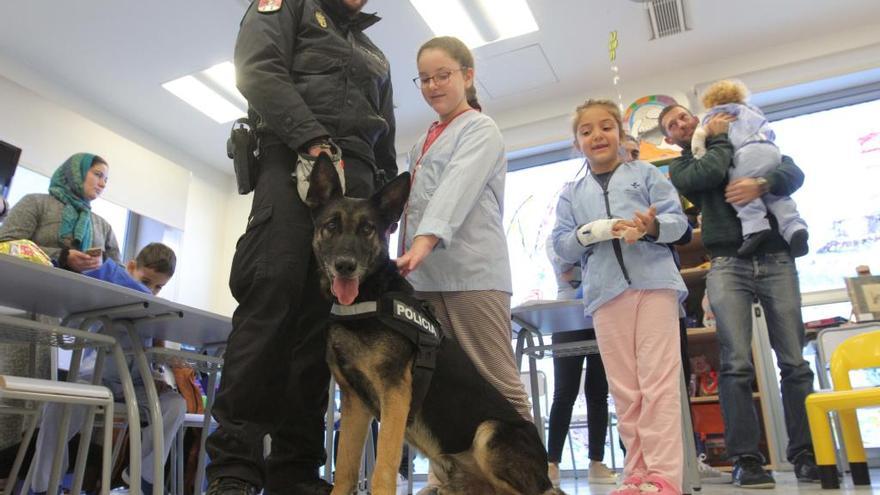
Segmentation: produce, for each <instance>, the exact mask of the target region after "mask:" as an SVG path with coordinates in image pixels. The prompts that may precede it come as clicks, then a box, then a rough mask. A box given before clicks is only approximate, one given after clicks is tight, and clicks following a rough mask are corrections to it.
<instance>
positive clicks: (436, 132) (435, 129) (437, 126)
mask: <svg viewBox="0 0 880 495" xmlns="http://www.w3.org/2000/svg"><path fill="white" fill-rule="evenodd" d="M468 110H473V109H472V108H467V109H465V110H462V111H461V112H458V113H457V114H455V116H453V117H452V118H451V119H449V120H447V121H446V122H439V121H438V122H434V123H433V124H431V127H429V128H428V134H427V135H426V136H425V143H424V144H422V152H421V153H420V154H419V159H418V160H416V164H415V165H414V166H413V168H412V177H410V180H409V190H410V192H412V187H413V184H415V182H416V172H418V171H419V167H420V166H421V164H422V158H424V157H425V153H427V152H428V148H430V147H431V145H432V144H434V141H436V140H437V138H439V137H440V135H441V134H443V131H445V130H446V128H447V127H449V124H451V123H452V121H453V120H455V119H456V118H458V116H459V115H461V114H463V113H465V112H467V111H468ZM408 212H409V201H408V200H407V202H406V207H405V208H404V209H403V229H401V233H400V235H401V239H403V243H404V244H405V243H406V224H407V213H408ZM398 251H399V250H398ZM404 251H406V249H405V248H404ZM400 254H403V253H400V252H398V255H400Z"/></svg>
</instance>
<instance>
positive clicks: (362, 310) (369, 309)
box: [330, 301, 379, 319]
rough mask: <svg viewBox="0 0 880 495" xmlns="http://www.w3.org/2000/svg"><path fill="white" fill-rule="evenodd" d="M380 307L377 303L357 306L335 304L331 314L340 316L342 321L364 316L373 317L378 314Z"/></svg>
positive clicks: (372, 302) (364, 303) (371, 302)
mask: <svg viewBox="0 0 880 495" xmlns="http://www.w3.org/2000/svg"><path fill="white" fill-rule="evenodd" d="M378 306H379V305H378V303H377V302H376V301H366V302H359V303H357V304H351V305H349V306H343V305H342V304H339V303H333V307H331V308H330V314H331V315H333V316H338V317H340V318H342V319H344V318H350V317H358V316H362V315H366V316H373V315H375V314H376V310H377V309H378Z"/></svg>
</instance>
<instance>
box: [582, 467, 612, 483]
mask: <svg viewBox="0 0 880 495" xmlns="http://www.w3.org/2000/svg"><path fill="white" fill-rule="evenodd" d="M587 482H588V483H593V484H596V485H616V484H617V473H615V472H614V471H612V470H611V469H610V468H609V467H608V466H606V465H605V464H603V463H601V462H598V461H590V468H589V470H588V471H587Z"/></svg>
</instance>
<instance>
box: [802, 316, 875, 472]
mask: <svg viewBox="0 0 880 495" xmlns="http://www.w3.org/2000/svg"><path fill="white" fill-rule="evenodd" d="M878 367H880V330H878V331H874V332H868V333H864V334H861V335H856V336H853V337H850V338H848V339H846V340H845V341H844V342H843V343H842V344H840V345H839V346H838V347H837V349H836V350H835V351H834V354H833V355H832V356H831V379H832V381H833V382H834V390H832V391H822V392H816V393H814V394H810V395H809V396H808V397H807V402H806V407H807V416H808V418H809V421H810V433H811V434H812V436H813V450H814V451H815V453H816V464H818V466H819V477H820V479H821V481H822V488H839V487H840V481H839V479H838V475H837V464H836V462H835V458H834V439H833V438H832V436H831V426H830V424H829V421H828V413H829V412H831V411H837V414H838V416H839V417H840V425H841V430H842V431H841V435H842V436H843V443H844V445H845V446H846V457H847V460H848V461H849V467H850V472H851V473H852V478H853V484H854V485H870V484H871V478H870V475H869V474H868V462H867V458H866V456H865V446H864V444H863V443H862V435H861V432H860V431H859V424H858V420H857V419H856V409H858V408H860V407H868V406H876V405H880V387H872V388H861V389H858V390H853V388H852V384H851V383H850V380H849V372H850V371H852V370H859V369H865V368H878Z"/></svg>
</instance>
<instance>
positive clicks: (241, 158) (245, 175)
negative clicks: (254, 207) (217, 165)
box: [226, 117, 260, 194]
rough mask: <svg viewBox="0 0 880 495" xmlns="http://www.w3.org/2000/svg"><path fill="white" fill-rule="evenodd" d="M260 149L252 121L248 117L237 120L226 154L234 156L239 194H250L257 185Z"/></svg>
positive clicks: (227, 144)
mask: <svg viewBox="0 0 880 495" xmlns="http://www.w3.org/2000/svg"><path fill="white" fill-rule="evenodd" d="M259 151H260V147H259V143H258V142H257V136H256V134H255V133H254V131H253V129H252V128H251V123H250V121H249V120H248V119H247V118H246V117H243V118H240V119H238V120H236V121H235V122H234V123H233V124H232V131H231V132H230V135H229V139H228V140H227V141H226V155H227V156H228V157H229V158H232V164H233V166H234V167H235V181H236V183H237V184H238V193H239V194H248V193H249V192H251V191H253V190H254V186H256V182H257V158H258V155H259Z"/></svg>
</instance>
